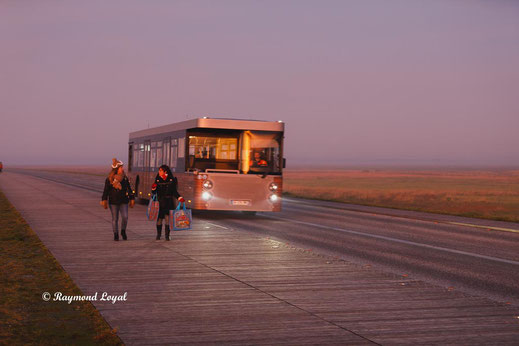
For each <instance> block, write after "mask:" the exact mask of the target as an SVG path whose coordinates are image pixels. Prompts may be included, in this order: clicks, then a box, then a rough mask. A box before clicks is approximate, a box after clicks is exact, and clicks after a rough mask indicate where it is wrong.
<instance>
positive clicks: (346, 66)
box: [0, 0, 519, 165]
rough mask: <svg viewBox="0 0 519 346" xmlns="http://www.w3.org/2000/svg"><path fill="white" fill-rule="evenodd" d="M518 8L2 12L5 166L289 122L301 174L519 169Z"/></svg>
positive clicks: (267, 4) (18, 5)
mask: <svg viewBox="0 0 519 346" xmlns="http://www.w3.org/2000/svg"><path fill="white" fill-rule="evenodd" d="M518 18H519V2H515V1H476V0H474V1H461V0H458V1H453V0H438V1H412V0H409V1H383V0H380V1H374V0H373V1H369V0H368V1H361V0H359V1H218V2H217V1H153V0H150V1H2V2H1V3H0V47H1V49H0V105H1V106H0V115H1V125H0V161H3V162H4V164H55V163H63V164H103V163H106V164H108V163H109V162H110V159H111V158H112V157H113V156H117V157H120V158H122V159H123V160H125V159H126V155H127V154H126V145H127V141H128V133H129V132H131V131H135V130H139V129H143V128H147V127H148V123H149V124H150V126H152V127H153V126H159V125H163V124H168V123H173V122H177V121H181V120H185V119H186V117H191V118H193V117H197V116H206V115H207V116H214V117H219V116H220V117H230V118H245V119H248V118H251V119H262V120H280V119H281V120H284V121H285V122H286V124H287V125H286V128H287V131H286V157H287V159H288V162H289V164H290V163H300V164H301V163H305V162H310V163H327V164H330V163H331V164H338V165H348V164H373V163H381V164H388V163H397V164H400V163H404V164H424V163H430V164H438V165H444V164H448V165H452V164H462V165H466V164H468V165H474V164H496V165H517V164H518V163H519V150H517V148H519V136H518V134H517V133H518V130H519V44H518V43H519V20H518Z"/></svg>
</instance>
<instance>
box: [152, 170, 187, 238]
mask: <svg viewBox="0 0 519 346" xmlns="http://www.w3.org/2000/svg"><path fill="white" fill-rule="evenodd" d="M151 192H152V193H153V194H154V195H155V194H156V195H157V200H158V201H159V216H158V217H157V240H160V236H161V233H162V223H163V222H164V220H166V225H165V233H166V240H169V233H170V229H169V211H170V210H174V209H175V208H176V201H177V200H178V201H179V202H184V198H182V197H181V196H180V194H179V193H178V191H177V179H176V178H174V177H173V174H172V173H171V170H170V169H169V167H168V166H167V165H162V166H160V167H159V173H158V174H157V176H156V177H155V183H153V185H152V186H151ZM173 198H174V199H173Z"/></svg>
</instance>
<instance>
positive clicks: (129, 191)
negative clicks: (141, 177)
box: [126, 178, 135, 200]
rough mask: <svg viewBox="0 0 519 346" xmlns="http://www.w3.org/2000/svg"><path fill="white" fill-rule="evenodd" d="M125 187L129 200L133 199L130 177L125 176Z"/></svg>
mask: <svg viewBox="0 0 519 346" xmlns="http://www.w3.org/2000/svg"><path fill="white" fill-rule="evenodd" d="M126 184H128V185H127V186H126V189H127V191H128V198H129V199H130V200H135V194H134V193H133V189H132V184H130V179H128V178H126Z"/></svg>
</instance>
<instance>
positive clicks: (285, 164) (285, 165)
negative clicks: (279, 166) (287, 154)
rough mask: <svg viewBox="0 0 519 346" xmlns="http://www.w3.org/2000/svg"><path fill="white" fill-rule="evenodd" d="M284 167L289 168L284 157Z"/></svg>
mask: <svg viewBox="0 0 519 346" xmlns="http://www.w3.org/2000/svg"><path fill="white" fill-rule="evenodd" d="M283 168H287V159H285V158H283Z"/></svg>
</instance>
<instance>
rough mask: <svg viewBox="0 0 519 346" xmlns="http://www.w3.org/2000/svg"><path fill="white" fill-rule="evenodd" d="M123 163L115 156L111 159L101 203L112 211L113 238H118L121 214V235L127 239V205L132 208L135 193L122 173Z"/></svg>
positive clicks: (116, 239)
mask: <svg viewBox="0 0 519 346" xmlns="http://www.w3.org/2000/svg"><path fill="white" fill-rule="evenodd" d="M123 165H124V164H123V163H122V161H119V160H117V159H116V158H114V159H112V170H111V171H110V174H108V177H107V178H106V180H105V188H104V191H103V197H102V198H101V205H102V206H103V207H104V208H105V209H108V206H110V211H111V212H112V230H113V232H114V240H115V241H118V240H119V230H118V226H119V214H120V215H121V236H122V238H123V240H127V239H128V237H127V235H126V226H127V224H128V205H129V206H130V208H133V206H134V205H135V195H134V193H133V189H132V187H131V185H130V180H129V179H128V177H127V176H126V174H125V173H124V166H123Z"/></svg>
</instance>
